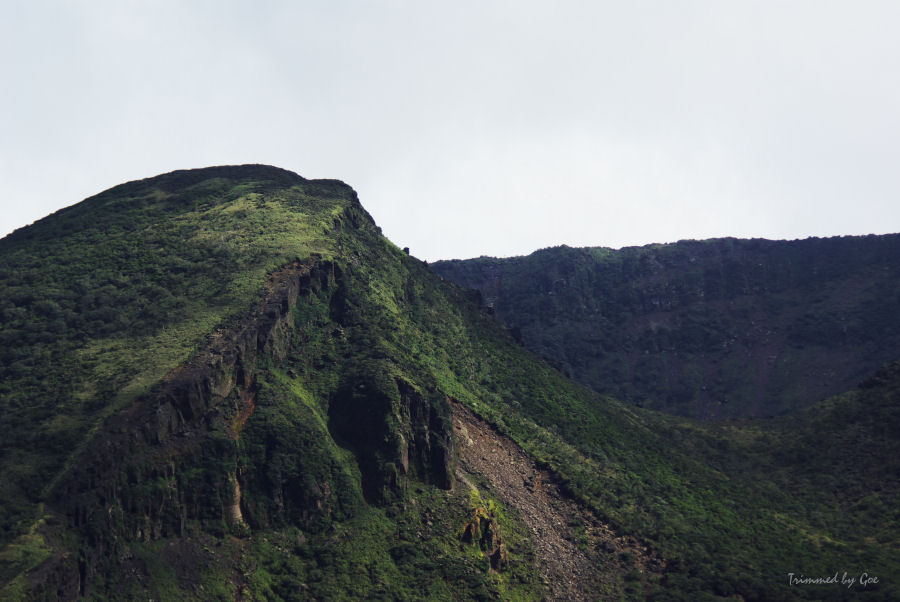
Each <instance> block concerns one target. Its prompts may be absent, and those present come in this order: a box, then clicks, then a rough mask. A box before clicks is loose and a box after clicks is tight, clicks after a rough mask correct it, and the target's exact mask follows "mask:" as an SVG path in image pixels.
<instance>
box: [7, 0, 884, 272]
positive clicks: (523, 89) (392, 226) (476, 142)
mask: <svg viewBox="0 0 900 602" xmlns="http://www.w3.org/2000/svg"><path fill="white" fill-rule="evenodd" d="M898 27H900V2H895V1H885V2H872V1H856V2H850V1H849V0H847V1H842V2H829V1H824V0H812V1H804V2H799V1H789V0H779V1H774V2H763V1H759V0H756V1H753V2H738V1H733V0H728V1H726V0H713V1H709V2H688V1H676V0H671V1H657V2H640V1H633V0H628V1H626V0H620V1H617V2H602V1H592V2H588V1H585V2H568V1H559V0H556V1H553V2H550V1H546V2H533V1H529V0H518V1H515V2H513V1H509V2H499V1H497V2H492V1H489V0H481V1H478V2H469V1H465V0H457V1H456V2H446V1H443V2H427V1H422V0H418V1H395V2H390V1H386V0H385V1H372V2H365V1H358V2H350V1H340V0H328V1H322V2H312V1H259V2H229V1H223V0H217V1H208V2H207V1H185V0H179V1H158V2H151V1H144V2H139V1H124V0H115V1H111V0H110V1H107V0H84V1H75V0H72V1H41V0H28V1H20V0H2V1H0V61H2V62H0V184H2V188H0V190H2V192H0V194H2V196H0V207H2V215H0V236H2V235H5V234H6V233H8V232H10V231H12V230H13V229H15V228H18V227H21V226H23V225H25V224H28V223H30V222H32V221H34V220H36V219H39V218H40V217H43V216H44V215H47V214H49V213H51V212H53V211H55V210H57V209H59V208H61V207H63V206H66V205H71V204H73V203H76V202H78V201H80V200H82V199H84V198H85V197H88V196H91V195H93V194H96V193H98V192H100V191H102V190H105V189H107V188H109V187H111V186H114V185H116V184H119V183H121V182H125V181H128V180H134V179H139V178H145V177H149V176H153V175H156V174H159V173H163V172H167V171H171V170H174V169H183V168H192V167H202V166H208V165H220V164H237V163H268V164H272V165H277V166H279V167H283V168H286V169H290V170H292V171H295V172H297V173H299V174H300V175H302V176H304V177H307V178H338V179H341V180H343V181H345V182H347V183H348V184H350V185H351V186H353V187H354V188H355V189H356V190H357V192H358V193H359V195H360V199H361V201H362V203H363V205H364V206H365V207H366V209H368V211H369V212H370V213H371V214H372V215H373V217H374V218H375V220H376V221H377V222H378V224H379V225H380V226H382V228H383V230H384V233H385V234H386V235H387V236H388V237H389V238H390V239H391V240H392V241H394V242H395V243H396V244H398V245H400V246H409V247H411V248H412V253H413V255H416V256H417V257H420V258H422V259H428V260H434V259H439V258H453V257H473V256H478V255H482V254H484V255H493V256H508V255H518V254H525V253H529V252H531V251H533V250H535V249H537V248H541V247H547V246H552V245H558V244H568V245H570V246H586V245H591V246H609V247H621V246H626V245H638V244H646V243H652V242H669V241H675V240H679V239H684V238H708V237H714V236H739V237H751V236H755V237H765V238H805V237H807V236H830V235H838V234H868V233H887V232H896V231H900V180H898V178H900V151H898V144H900V35H898V33H897V32H898Z"/></svg>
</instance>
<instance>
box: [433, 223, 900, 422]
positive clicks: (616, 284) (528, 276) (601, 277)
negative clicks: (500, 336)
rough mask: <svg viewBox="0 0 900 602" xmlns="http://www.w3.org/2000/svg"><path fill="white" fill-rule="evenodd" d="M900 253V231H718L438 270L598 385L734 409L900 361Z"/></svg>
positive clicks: (798, 394) (673, 403)
mask: <svg viewBox="0 0 900 602" xmlns="http://www.w3.org/2000/svg"><path fill="white" fill-rule="evenodd" d="M898 258H900V235H883V236H868V237H840V238H831V239H806V240H803V241H799V240H798V241H767V240H764V239H751V240H741V239H734V238H723V239H710V240H706V241H681V242H678V243H672V244H669V245H648V246H644V247H629V248H625V249H621V250H612V249H605V248H580V249H576V248H569V247H555V248H549V249H544V250H540V251H536V252H535V253H533V254H532V255H529V256H526V257H519V258H508V259H493V258H479V259H472V260H453V261H442V262H435V263H433V264H432V266H431V267H432V269H434V270H435V271H436V272H437V273H438V274H439V275H441V276H442V277H445V278H448V279H450V280H453V281H455V282H458V283H460V284H462V285H464V286H468V287H472V288H476V289H478V290H480V291H481V293H482V295H483V296H484V298H485V303H486V304H488V305H490V306H491V307H493V309H494V310H495V311H496V313H497V315H498V317H499V318H500V319H502V320H504V321H505V322H507V323H508V324H509V325H510V326H511V327H512V328H515V329H518V331H519V332H520V333H521V336H522V338H523V340H524V341H525V343H526V344H527V345H528V346H529V347H530V348H531V349H533V350H535V351H536V352H537V353H539V354H541V355H544V356H546V357H550V358H553V360H554V361H555V362H557V363H558V364H559V365H560V366H561V367H562V368H563V369H565V370H566V371H568V372H569V373H570V374H572V375H573V376H574V377H575V378H576V379H577V380H580V381H581V382H585V383H586V384H588V385H590V386H592V387H593V388H594V389H596V390H598V391H600V392H601V393H605V394H608V395H612V396H614V397H617V398H619V399H623V400H626V401H630V402H632V403H637V404H641V405H645V406H646V407H650V408H654V409H661V410H664V411H667V412H671V413H676V414H679V415H686V416H694V417H704V418H716V417H721V418H735V417H740V416H753V415H757V416H770V415H775V414H779V413H784V412H789V411H792V410H794V409H797V408H800V407H804V406H806V405H809V404H811V403H814V402H816V401H819V400H821V399H824V398H825V397H828V396H830V395H834V394H837V393H839V392H841V391H843V390H846V389H848V388H851V387H852V386H854V385H855V384H856V383H858V382H859V381H860V380H861V379H862V378H865V377H866V376H867V375H868V374H870V373H871V372H872V371H874V370H876V369H877V368H878V367H879V366H881V365H882V364H884V363H887V362H889V361H892V360H893V359H895V358H894V357H893V356H894V354H895V353H896V351H894V350H896V349H898V348H900V323H898V321H897V319H896V318H895V316H896V315H900V314H898V313H897V311H896V310H897V309H898V308H900V290H898V286H897V282H898V281H900V274H898V270H897V267H896V266H897V265H898V262H897V259H898ZM798 376H800V378H798Z"/></svg>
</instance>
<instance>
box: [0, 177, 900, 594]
mask: <svg viewBox="0 0 900 602" xmlns="http://www.w3.org/2000/svg"><path fill="white" fill-rule="evenodd" d="M0 259H2V261H0V315H2V317H3V326H2V329H0V337H2V345H0V354H2V356H0V368H2V372H0V415H2V416H3V420H2V421H0V599H3V600H7V599H10V600H19V599H25V600H31V599H38V600H42V599H51V600H52V599H62V600H75V599H91V600H121V599H138V598H140V599H145V598H152V599H158V600H185V599H196V600H210V599H222V600H225V599H227V600H231V599H236V600H335V599H392V600H394V599H438V600H460V599H473V600H474V599H508V600H541V599H554V600H595V599H622V598H625V599H652V600H700V599H706V600H714V599H728V598H735V597H741V598H743V599H747V600H792V599H815V600H819V599H845V598H848V597H854V598H855V597H856V596H858V595H863V596H864V597H865V598H866V599H871V600H879V599H892V598H896V596H897V595H898V594H900V589H898V585H897V583H896V581H895V580H894V579H893V577H894V576H895V575H897V574H900V570H898V569H900V558H898V555H897V554H896V549H897V545H898V540H897V535H898V533H900V529H898V516H897V511H896V509H897V508H900V504H898V501H900V499H898V483H900V479H897V478H896V476H897V474H898V464H897V462H898V460H897V458H900V441H898V434H900V428H898V427H900V424H898V417H897V407H898V403H897V402H898V395H900V375H898V369H897V367H896V365H888V366H887V367H885V368H884V369H883V370H881V371H880V372H878V373H877V374H875V375H874V376H871V377H869V378H868V379H867V380H866V381H865V382H864V383H863V385H862V386H861V388H858V389H854V390H852V391H849V392H847V393H844V394H842V395H841V396H838V397H835V398H833V399H829V400H827V401H825V402H823V404H820V405H816V406H814V407H812V408H810V409H808V410H806V411H805V412H806V413H804V414H797V415H796V416H791V417H789V418H790V420H789V421H788V420H787V419H783V420H777V421H753V422H735V423H716V424H706V423H700V422H694V421H690V420H685V419H681V418H676V417H672V416H667V415H662V414H657V413H654V412H651V411H647V410H642V409H640V408H635V407H633V406H630V405H627V404H623V403H620V402H618V401H616V400H614V399H612V398H609V397H604V396H601V395H599V394H598V393H596V392H595V391H593V390H591V389H589V388H587V387H585V386H583V385H580V384H577V383H575V382H573V381H571V380H569V379H568V378H566V377H565V376H564V375H563V374H562V373H561V372H560V371H558V370H557V369H556V368H555V367H554V366H553V365H551V364H550V363H548V362H547V361H545V360H543V359H542V358H541V357H539V356H538V355H536V354H534V353H532V352H530V351H528V350H526V349H525V348H524V347H522V346H521V345H520V344H519V343H518V342H517V341H516V339H515V337H514V336H513V335H514V334H515V333H514V332H512V331H510V330H509V329H508V328H506V327H505V326H503V325H502V324H501V323H500V322H498V321H497V320H496V318H495V316H493V315H492V314H491V312H489V311H487V310H486V308H484V307H482V306H481V304H480V302H479V301H480V299H479V295H478V294H477V293H475V292H473V291H470V290H467V289H464V288H461V287H458V286H456V285H453V284H451V283H449V282H446V281H443V280H441V279H440V278H439V277H437V276H436V275H435V274H434V273H433V272H432V271H431V270H430V269H429V267H428V266H426V265H425V264H424V263H423V262H420V261H419V260H417V259H415V258H414V257H411V256H409V255H408V254H407V253H404V252H403V251H401V250H400V249H398V248H397V247H396V246H395V245H394V244H392V243H391V242H390V241H388V240H387V239H385V238H384V237H383V236H382V235H381V232H380V230H379V229H378V227H377V226H376V225H375V223H374V222H373V221H372V219H371V217H370V216H369V215H368V213H366V211H365V210H364V209H363V207H362V206H361V205H360V203H359V200H358V199H357V195H356V193H355V192H354V191H353V190H352V189H351V188H350V187H349V186H347V185H345V184H343V183H341V182H337V181H332V180H307V179H304V178H302V177H300V176H298V175H296V174H293V173H291V172H288V171H284V170H281V169H277V168H274V167H268V166H260V165H245V166H229V167H214V168H206V169H198V170H189V171H177V172H173V173H169V174H164V175H161V176H157V177H155V178H150V179H147V180H141V181H137V182H130V183H127V184H123V185H121V186H117V187H115V188H112V189H110V190H108V191H106V192H103V193H101V194H99V195H97V196H95V197H91V198H89V199H87V200H85V201H83V202H81V203H78V204H76V205H73V206H72V207H69V208H67V209H64V210H62V211H60V212H58V213H56V214H54V215H51V216H49V217H47V218H45V219H43V220H41V221H39V222H37V223H35V224H33V225H32V226H29V227H27V228H23V229H21V230H18V231H16V232H14V233H13V234H11V235H9V236H7V237H6V238H4V239H2V240H0ZM873 372H874V371H873ZM835 571H841V572H843V571H846V572H847V573H848V575H849V576H852V577H853V578H854V580H855V581H854V583H853V584H851V587H848V586H847V585H846V584H842V585H835V584H834V583H831V584H828V583H824V584H815V583H809V582H806V581H802V580H800V581H791V580H790V579H789V574H791V573H793V574H794V575H795V576H796V578H797V579H800V578H801V577H800V576H801V575H802V576H803V577H804V578H808V579H816V578H820V577H821V578H829V577H831V576H832V575H833V574H834V573H835ZM863 573H865V574H866V576H867V577H866V578H867V581H866V582H865V584H863V583H861V582H859V578H860V577H861V576H862V574H863ZM872 579H874V580H875V581H873V580H872Z"/></svg>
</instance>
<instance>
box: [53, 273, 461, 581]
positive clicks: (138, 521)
mask: <svg viewBox="0 0 900 602" xmlns="http://www.w3.org/2000/svg"><path fill="white" fill-rule="evenodd" d="M344 290H345V286H342V274H341V271H340V270H339V269H338V268H336V266H335V265H334V264H332V263H330V262H324V261H321V260H320V259H317V258H311V259H309V260H307V261H304V262H301V261H299V260H298V261H295V262H293V263H292V264H291V265H289V266H286V267H284V268H282V269H280V270H278V271H276V272H275V273H274V274H272V276H271V277H270V279H269V281H268V283H267V291H268V292H267V294H266V297H265V299H264V300H263V301H262V302H261V303H260V304H259V305H258V306H257V307H255V308H254V309H253V310H252V311H251V312H250V314H249V315H248V317H247V318H246V319H244V320H242V321H241V322H240V324H239V325H238V326H236V327H234V328H226V329H221V330H217V331H216V332H215V333H213V335H212V336H211V339H212V342H211V344H210V346H209V347H208V348H207V349H206V350H204V351H202V352H200V353H199V354H197V355H196V356H195V357H194V358H193V359H192V360H191V361H190V362H189V363H188V364H186V365H185V366H181V367H179V368H178V369H176V370H175V371H173V372H172V373H171V374H169V375H168V376H167V377H166V378H165V379H164V381H163V382H162V383H160V384H159V385H158V386H157V387H156V388H155V389H154V390H153V391H151V392H150V393H149V394H148V395H146V396H144V397H142V398H140V399H138V400H136V402H135V403H134V404H133V405H132V406H131V407H129V408H128V410H127V411H125V412H123V413H121V414H119V415H116V416H114V417H113V418H112V419H110V420H109V421H108V422H106V423H105V424H104V425H103V426H102V427H101V429H100V430H99V431H98V432H97V433H95V434H94V435H93V437H92V440H91V442H90V443H89V444H88V445H87V446H86V448H85V449H84V450H83V451H82V452H81V453H80V455H79V456H78V458H77V459H75V460H74V462H73V463H72V466H71V468H70V470H69V471H67V473H66V474H65V476H64V478H63V479H62V480H61V481H60V483H59V484H58V485H57V486H56V487H55V488H54V490H53V492H52V494H51V495H50V497H49V504H48V510H49V511H51V512H53V513H58V514H59V515H60V516H61V517H62V520H64V521H65V522H66V523H67V524H68V525H69V526H70V527H71V528H73V529H75V531H76V532H80V533H83V536H84V537H85V539H86V541H89V542H91V543H90V545H89V546H84V547H82V548H81V556H80V557H79V558H78V559H77V561H78V570H77V571H75V567H74V563H75V559H74V558H68V559H66V560H68V561H69V563H70V564H71V565H72V566H70V567H69V568H68V571H66V569H65V568H64V567H60V569H58V570H59V571H60V572H68V573H69V578H68V582H65V583H63V584H55V587H57V588H58V589H60V591H65V592H66V594H67V597H74V596H75V595H81V596H89V595H90V594H91V587H92V581H93V579H94V577H95V575H96V573H97V572H98V570H101V569H102V570H106V571H108V570H109V557H110V556H111V555H112V556H113V557H116V556H120V555H121V554H122V553H123V550H127V547H128V544H129V542H131V541H148V542H149V541H154V540H159V539H164V538H167V537H183V536H185V535H186V533H187V526H188V525H189V524H191V523H197V522H199V523H201V524H203V525H205V526H206V528H207V529H212V530H213V532H215V531H217V530H218V531H220V532H231V533H235V534H239V535H240V534H244V533H246V532H248V531H249V530H252V529H255V528H271V527H273V526H279V525H286V524H293V525H296V526H300V527H301V528H303V529H316V528H320V527H321V526H322V525H324V524H327V522H328V521H330V520H332V519H334V518H347V517H350V516H352V515H353V514H354V512H355V509H356V508H357V507H358V506H359V504H361V503H362V500H361V499H360V493H362V494H363V495H364V496H365V498H366V499H368V500H369V501H370V502H372V503H377V504H384V503H387V502H389V501H392V500H395V499H398V498H400V497H402V494H403V491H404V490H405V488H406V487H407V486H408V477H409V476H412V477H414V478H415V479H416V480H417V481H419V482H423V483H429V484H433V485H436V486H438V487H441V488H444V489H449V488H450V487H452V484H453V461H454V460H453V459H454V453H453V438H452V430H451V427H450V421H449V417H450V411H449V406H448V405H447V403H446V401H445V400H444V398H443V397H442V396H440V395H438V394H436V393H434V392H433V393H432V394H431V395H430V396H428V397H426V395H428V393H427V392H426V393H423V392H421V391H420V390H418V389H417V388H416V387H415V386H414V385H413V384H411V383H409V382H407V381H406V380H403V379H396V380H393V381H392V380H389V378H390V377H388V379H385V377H384V374H385V373H384V372H383V371H381V370H377V369H376V370H374V371H368V372H366V371H365V369H363V370H355V369H354V366H353V363H352V362H350V363H349V365H345V366H342V367H341V370H340V371H341V375H340V377H339V382H340V385H339V386H338V388H337V389H336V390H335V392H334V393H333V394H332V395H331V397H330V399H329V403H328V409H327V412H328V422H327V429H322V431H321V432H320V433H319V436H320V438H333V439H334V441H336V442H337V443H338V444H339V445H341V446H343V447H345V448H347V449H350V450H352V451H353V453H354V455H355V458H356V463H357V470H358V474H359V478H360V480H361V482H360V483H354V482H353V480H352V479H349V480H348V479H347V478H346V475H342V474H341V471H340V470H339V466H338V464H339V462H337V460H336V458H334V457H332V458H328V457H322V456H320V455H319V454H316V453H309V451H308V450H305V451H301V450H299V449H295V448H292V446H291V445H285V444H284V443H283V438H284V435H285V433H283V432H280V429H279V428H277V427H275V428H272V427H271V426H268V425H258V424H257V422H258V421H255V420H254V414H255V413H256V410H257V408H258V407H259V406H260V405H265V404H277V403H279V400H277V399H276V398H275V393H274V391H272V390H271V388H269V387H267V386H266V385H265V384H264V382H263V381H264V380H266V379H270V378H272V374H271V372H272V371H277V372H283V371H284V370H287V371H289V373H290V374H289V376H288V378H289V379H292V380H293V379H297V378H302V377H303V376H304V375H302V374H298V373H297V369H298V368H299V369H300V370H301V372H302V367H300V366H298V365H296V364H295V363H290V362H288V363H286V359H287V357H288V356H289V355H290V354H291V353H292V352H297V351H300V349H299V348H301V347H302V346H303V344H304V343H303V340H302V339H303V328H302V327H301V326H308V325H309V322H310V321H311V320H312V321H316V322H318V323H319V324H318V328H319V329H321V328H323V327H324V328H325V329H326V330H328V329H341V328H344V327H346V326H349V325H348V324H341V323H340V322H338V321H333V319H332V318H333V317H332V316H331V315H329V314H323V313H318V314H316V313H310V312H309V311H308V309H309V307H311V306H317V307H318V308H319V309H322V310H324V309H329V308H331V307H333V306H335V305H340V304H342V303H344V302H345V301H346V300H345V299H343V298H342V297H341V295H342V294H343V291H344ZM298 303H300V304H304V305H305V306H306V307H303V308H298ZM301 314H302V315H304V316H305V318H306V320H307V323H306V324H305V325H299V324H298V323H297V322H296V320H297V319H298V316H299V315H301ZM314 361H317V362H321V361H322V358H321V357H317V358H314ZM260 431H262V432H260ZM245 437H249V438H250V439H251V444H252V445H261V448H260V447H256V448H254V449H252V450H251V449H248V447H247V445H245V442H244V441H243V439H244V438H245ZM298 442H299V443H300V444H301V445H302V444H304V443H307V442H304V441H302V440H299V441H298ZM329 464H331V470H329V469H328V465H329ZM273 465H275V466H273ZM360 484H361V491H360ZM75 575H77V578H75V579H74V580H73V577H74V576H75Z"/></svg>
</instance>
